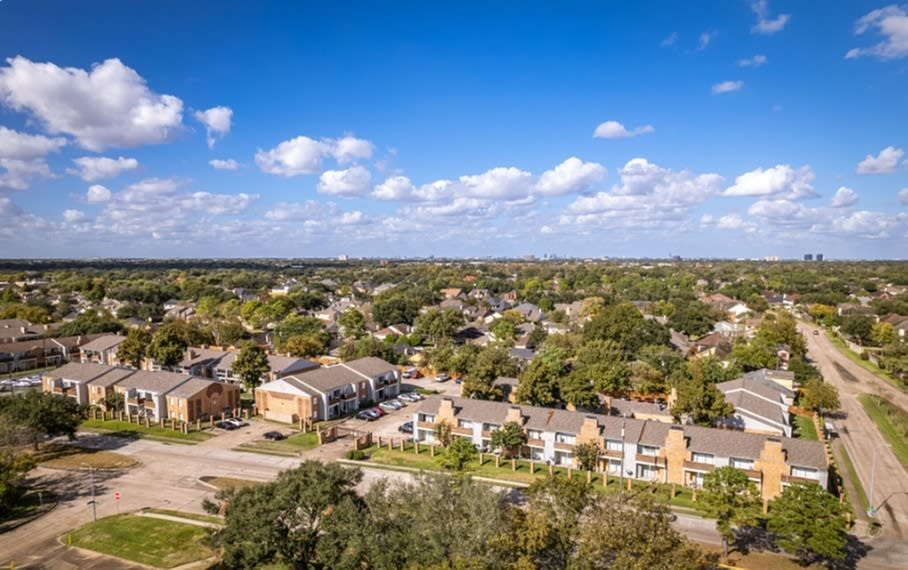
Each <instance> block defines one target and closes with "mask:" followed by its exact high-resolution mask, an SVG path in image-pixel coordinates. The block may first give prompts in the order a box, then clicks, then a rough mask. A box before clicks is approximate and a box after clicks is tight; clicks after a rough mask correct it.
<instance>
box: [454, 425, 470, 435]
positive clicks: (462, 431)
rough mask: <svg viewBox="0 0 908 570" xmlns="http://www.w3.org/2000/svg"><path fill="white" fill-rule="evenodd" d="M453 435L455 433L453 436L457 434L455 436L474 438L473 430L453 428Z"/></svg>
mask: <svg viewBox="0 0 908 570" xmlns="http://www.w3.org/2000/svg"><path fill="white" fill-rule="evenodd" d="M451 433H453V434H455V435H467V436H470V437H472V436H473V428H465V427H452V428H451Z"/></svg>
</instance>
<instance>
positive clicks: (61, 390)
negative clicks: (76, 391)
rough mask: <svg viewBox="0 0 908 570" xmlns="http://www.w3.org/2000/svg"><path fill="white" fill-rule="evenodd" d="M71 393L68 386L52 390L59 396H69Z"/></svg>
mask: <svg viewBox="0 0 908 570" xmlns="http://www.w3.org/2000/svg"><path fill="white" fill-rule="evenodd" d="M72 391H73V389H72V388H71V387H69V386H54V390H53V392H54V394H59V395H61V396H69V394H70V392H72Z"/></svg>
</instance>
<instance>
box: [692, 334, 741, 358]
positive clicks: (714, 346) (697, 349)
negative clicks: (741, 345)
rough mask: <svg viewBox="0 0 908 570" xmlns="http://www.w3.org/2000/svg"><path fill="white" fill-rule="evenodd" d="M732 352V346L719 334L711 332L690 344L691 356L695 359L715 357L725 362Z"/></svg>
mask: <svg viewBox="0 0 908 570" xmlns="http://www.w3.org/2000/svg"><path fill="white" fill-rule="evenodd" d="M731 351H732V344H731V343H730V342H728V339H726V338H725V337H724V336H722V335H721V334H719V333H717V332H711V333H709V334H707V335H705V336H702V337H700V338H698V339H697V340H693V341H691V342H690V355H691V356H692V357H693V358H703V357H706V356H715V357H716V358H718V359H720V360H725V359H726V358H728V356H729V355H730V354H731Z"/></svg>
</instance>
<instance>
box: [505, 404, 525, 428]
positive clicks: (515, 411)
mask: <svg viewBox="0 0 908 570" xmlns="http://www.w3.org/2000/svg"><path fill="white" fill-rule="evenodd" d="M504 421H505V422H514V423H516V424H517V425H519V426H522V425H523V415H522V414H521V413H520V406H511V407H510V408H508V415H507V417H506V418H505V420H504Z"/></svg>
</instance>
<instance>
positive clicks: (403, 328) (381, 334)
mask: <svg viewBox="0 0 908 570" xmlns="http://www.w3.org/2000/svg"><path fill="white" fill-rule="evenodd" d="M411 332H413V327H411V326H410V325H408V324H406V323H399V324H396V325H390V326H387V327H385V328H383V329H378V330H377V331H375V332H374V333H372V336H374V337H375V338H377V339H378V340H385V339H386V338H388V337H390V336H407V335H409V334H410V333H411Z"/></svg>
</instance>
